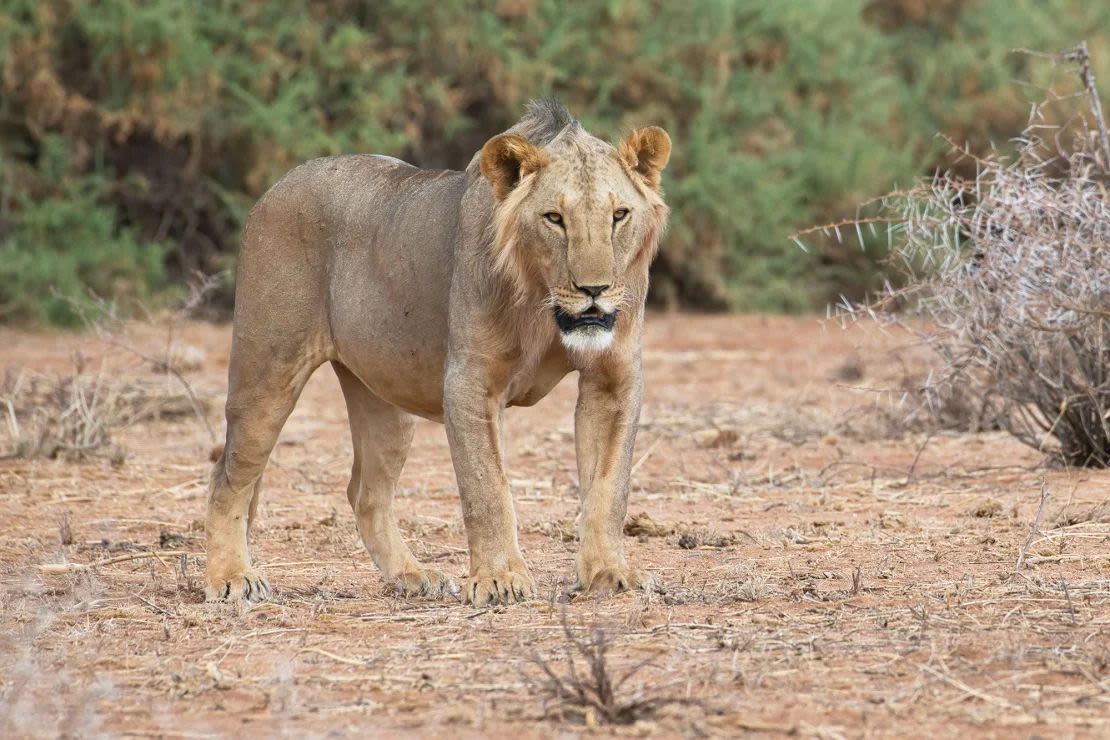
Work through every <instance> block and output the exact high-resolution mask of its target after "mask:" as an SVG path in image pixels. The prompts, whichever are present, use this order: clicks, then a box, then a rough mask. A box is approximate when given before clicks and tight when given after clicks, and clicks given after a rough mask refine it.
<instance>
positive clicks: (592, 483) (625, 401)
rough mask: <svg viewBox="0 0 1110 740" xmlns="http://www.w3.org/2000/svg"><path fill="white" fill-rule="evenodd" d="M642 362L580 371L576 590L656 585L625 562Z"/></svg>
mask: <svg viewBox="0 0 1110 740" xmlns="http://www.w3.org/2000/svg"><path fill="white" fill-rule="evenodd" d="M642 394H643V380H642V376H641V372H640V358H639V357H638V356H633V357H630V358H628V359H627V360H612V361H609V362H603V363H598V364H597V365H595V366H593V367H590V368H587V369H584V370H583V371H582V373H581V375H580V377H579V380H578V407H577V409H576V410H575V415H574V427H575V429H574V431H575V447H576V451H577V455H578V478H579V488H580V490H581V497H582V511H581V513H580V514H579V515H578V540H579V550H578V558H577V561H576V569H577V571H578V588H579V589H581V590H583V591H586V592H590V593H612V592H619V591H625V590H631V589H651V588H654V587H655V585H656V579H655V577H654V576H653V575H651V574H650V573H647V572H645V571H642V570H637V569H635V568H631V567H629V565H628V562H627V561H626V560H625V558H624V544H623V543H624V518H625V514H626V512H627V509H628V489H629V477H630V474H631V468H632V448H633V447H634V446H635V443H636V425H637V423H638V422H639V418H640V398H641V396H642Z"/></svg>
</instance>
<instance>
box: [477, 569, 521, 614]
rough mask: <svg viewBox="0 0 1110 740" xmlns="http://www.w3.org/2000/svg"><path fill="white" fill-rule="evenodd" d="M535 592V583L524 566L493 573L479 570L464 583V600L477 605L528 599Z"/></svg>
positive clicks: (508, 602) (509, 602)
mask: <svg viewBox="0 0 1110 740" xmlns="http://www.w3.org/2000/svg"><path fill="white" fill-rule="evenodd" d="M535 593H536V586H535V583H534V582H533V580H532V576H531V574H529V573H528V569H527V568H524V567H519V568H510V569H507V570H503V571H499V572H497V573H493V574H490V573H488V572H484V573H483V572H479V573H478V574H477V575H474V576H471V577H470V580H468V581H467V583H466V601H467V602H469V603H470V604H473V605H474V606H477V607H483V606H489V605H491V604H512V603H513V602H518V601H528V600H529V599H531V598H532V597H533V596H534V595H535Z"/></svg>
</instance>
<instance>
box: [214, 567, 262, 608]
mask: <svg viewBox="0 0 1110 740" xmlns="http://www.w3.org/2000/svg"><path fill="white" fill-rule="evenodd" d="M204 595H205V597H206V598H207V599H208V601H246V602H249V603H253V602H258V601H266V600H267V599H269V598H270V584H269V583H268V582H267V581H266V579H265V578H263V577H262V575H261V574H260V573H257V572H255V571H253V570H247V571H243V572H241V573H235V574H234V575H230V576H227V577H223V578H215V579H212V578H210V579H209V580H208V584H207V585H206V586H205V588H204Z"/></svg>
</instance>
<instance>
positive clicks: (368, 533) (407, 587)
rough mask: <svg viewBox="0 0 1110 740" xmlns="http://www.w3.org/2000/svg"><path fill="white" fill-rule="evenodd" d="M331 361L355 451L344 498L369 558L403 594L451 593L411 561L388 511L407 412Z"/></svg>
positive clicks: (409, 422)
mask: <svg viewBox="0 0 1110 740" xmlns="http://www.w3.org/2000/svg"><path fill="white" fill-rule="evenodd" d="M332 364H333V366H334V367H335V374H336V375H338V376H339V384H340V386H341V387H342V388H343V397H344V398H345V399H346V401H347V415H348V417H349V419H350V424H351V441H352V442H353V444H354V452H355V461H354V465H353V466H352V469H351V483H350V485H349V486H348V487H347V500H348V501H350V503H351V508H352V509H353V510H354V513H355V523H356V526H357V527H358V533H359V535H360V536H361V537H362V541H363V543H364V544H365V545H366V550H367V552H369V553H370V558H371V559H372V560H373V561H374V564H375V565H377V566H378V568H379V569H380V570H381V571H382V575H383V577H384V578H385V579H386V581H388V582H390V583H392V584H393V586H394V587H395V588H396V589H397V590H398V591H399V592H401V593H402V594H404V595H406V596H433V597H437V596H443V595H446V594H457V593H458V591H459V588H458V586H457V585H456V584H455V582H454V581H453V580H452V579H451V578H450V577H449V576H447V575H445V574H444V573H442V572H440V571H438V570H434V569H432V568H425V567H424V566H423V565H421V564H420V562H419V561H417V559H416V558H415V557H414V556H413V554H412V551H411V550H409V547H408V545H406V544H405V542H404V540H402V539H401V532H400V530H399V529H398V528H397V518H396V516H394V514H393V494H394V492H395V491H396V489H397V480H398V478H400V476H401V468H402V467H404V464H405V458H406V457H407V456H408V451H409V446H410V444H411V443H412V433H413V419H412V416H410V415H409V414H407V413H405V412H404V411H401V410H400V409H398V408H397V407H395V406H392V405H390V404H388V403H386V402H385V401H382V400H381V399H380V398H378V397H377V396H376V395H374V393H373V392H371V391H370V390H369V389H368V388H367V387H366V386H365V385H363V384H362V381H360V380H359V379H358V378H357V377H355V376H354V375H353V374H352V373H351V372H350V371H349V370H347V369H346V368H345V367H343V366H342V365H340V364H339V363H332Z"/></svg>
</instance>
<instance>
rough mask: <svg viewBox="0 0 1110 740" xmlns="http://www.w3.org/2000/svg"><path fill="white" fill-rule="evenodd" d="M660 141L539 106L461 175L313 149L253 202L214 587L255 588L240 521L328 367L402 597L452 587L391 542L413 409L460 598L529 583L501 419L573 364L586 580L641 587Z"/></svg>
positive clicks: (376, 553)
mask: <svg viewBox="0 0 1110 740" xmlns="http://www.w3.org/2000/svg"><path fill="white" fill-rule="evenodd" d="M670 151H671V142H670V138H669V137H668V136H667V134H666V132H664V131H663V130H662V129H659V128H654V127H652V128H643V129H639V130H637V131H633V132H632V133H631V134H630V135H628V136H627V137H626V138H625V139H624V141H622V142H621V143H620V144H619V145H618V146H617V147H616V148H615V149H614V148H613V147H612V146H610V145H609V144H607V143H605V142H603V141H601V140H599V139H596V138H594V137H593V136H591V135H590V134H588V133H587V132H586V131H585V130H583V128H582V126H581V125H580V124H579V123H578V121H576V120H574V119H573V118H572V117H571V116H570V114H569V113H568V112H567V110H566V109H565V108H563V107H562V105H560V104H558V103H554V102H541V103H533V104H531V105H530V106H529V107H528V110H527V113H526V114H525V115H524V117H523V118H522V119H521V120H520V121H519V122H518V123H517V124H516V125H515V126H513V127H512V128H510V129H509V130H508V131H507V132H506V133H504V134H501V135H499V136H495V137H494V138H492V139H490V140H489V141H488V142H487V143H486V145H485V146H483V147H482V151H481V152H479V153H478V154H477V155H475V156H474V158H473V160H472V161H471V162H470V165H469V166H468V167H467V168H466V171H465V172H455V171H429V170H422V169H419V168H416V167H413V166H411V165H408V164H406V163H404V162H401V161H399V160H396V159H393V158H391V157H383V156H373V155H354V156H341V157H328V158H324V159H316V160H313V161H311V162H308V163H306V164H303V165H301V166H300V167H297V168H296V169H294V170H292V171H291V172H289V173H288V174H286V175H285V176H284V177H283V178H282V179H281V180H280V181H279V182H278V183H277V184H276V185H274V186H273V187H272V188H271V189H270V191H269V192H267V193H266V194H265V195H264V196H263V197H262V199H261V200H260V201H259V202H258V204H257V205H255V207H254V209H253V210H252V211H251V213H250V217H249V219H248V221H247V224H246V229H245V232H244V235H243V244H242V250H241V252H240V255H239V269H238V284H237V286H236V292H235V328H234V333H233V341H232V346H231V363H230V368H229V372H228V375H229V388H228V397H227V409H226V412H227V441H226V443H225V445H224V450H223V454H222V455H221V457H220V459H219V461H218V462H217V463H216V467H215V471H214V473H213V476H212V487H211V491H210V495H209V499H208V517H207V534H208V575H207V588H206V592H207V595H208V598H209V599H229V598H236V599H238V598H245V599H247V600H249V601H258V600H262V599H265V598H267V597H268V595H269V592H270V587H269V585H268V584H267V582H266V580H265V578H263V577H262V575H261V574H260V573H258V571H256V570H253V569H252V568H251V561H250V555H249V554H248V551H247V533H248V530H249V529H250V523H251V520H252V519H253V518H254V514H255V510H256V509H257V507H258V497H259V485H260V478H261V475H262V469H263V467H264V466H265V464H266V460H267V458H268V457H269V455H270V451H271V450H272V449H273V446H274V443H275V441H276V440H277V437H278V433H279V432H280V431H281V427H282V425H283V424H284V423H285V420H286V418H287V417H288V416H289V413H290V412H291V411H292V410H293V405H294V404H295V403H296V401H297V397H298V395H299V394H300V392H301V389H302V388H303V387H304V384H305V381H307V380H308V377H309V376H310V375H311V374H312V372H313V371H314V370H315V369H316V368H317V367H319V366H320V365H321V364H323V363H325V362H330V363H331V364H332V367H334V368H335V372H336V374H337V375H338V376H339V383H340V385H341V386H342V389H343V395H344V397H345V399H346V402H347V411H348V415H349V417H350V424H351V434H352V436H353V439H354V452H355V460H354V467H353V471H352V475H351V483H350V485H349V486H348V488H347V498H348V500H349V501H350V502H351V506H352V507H353V509H354V512H355V517H356V520H357V525H358V531H359V534H360V535H361V536H362V540H363V542H364V543H365V544H366V549H367V550H368V551H369V552H370V557H371V558H372V559H373V560H374V562H375V563H376V564H377V566H378V567H379V568H380V569H381V570H382V573H383V574H384V576H385V578H386V579H388V580H390V581H392V582H393V583H394V584H396V586H397V587H398V588H399V589H400V590H401V591H403V592H404V593H406V594H409V595H442V594H445V593H451V594H456V593H458V587H457V586H456V585H455V583H454V581H452V580H451V578H449V577H448V576H447V575H445V574H443V573H441V572H439V571H437V570H433V569H431V568H426V567H424V566H423V565H421V564H420V563H419V562H417V560H416V558H414V557H413V555H412V553H411V552H410V551H409V548H408V547H407V546H406V545H405V543H404V541H403V540H402V539H401V534H400V532H399V531H398V529H397V523H396V519H395V517H394V514H393V493H394V490H395V488H396V485H397V479H398V477H399V476H400V473H401V467H402V466H403V465H404V462H405V456H406V454H407V452H408V449H409V443H410V442H411V441H412V433H413V416H412V415H414V414H415V415H418V416H423V417H425V418H427V419H434V420H436V421H442V422H443V423H444V424H445V425H446V427H447V437H448V440H449V442H450V445H451V456H452V458H453V460H454V467H455V475H456V477H457V479H458V484H459V495H460V497H461V498H462V509H463V520H464V522H465V525H466V535H467V541H468V544H469V546H470V578H469V580H468V581H467V584H466V592H465V599H466V600H467V601H469V602H471V603H473V604H475V605H478V606H481V605H485V604H488V603H491V602H499V601H500V602H504V603H510V602H513V601H517V600H524V599H528V598H530V597H531V596H532V595H533V593H534V591H535V586H534V584H533V580H532V576H531V575H530V574H529V572H528V567H527V566H526V565H525V564H524V558H523V556H522V555H521V552H520V546H519V544H518V542H517V533H516V517H515V515H514V513H513V505H512V499H511V497H510V493H509V482H508V479H507V478H506V476H505V471H504V468H503V465H502V452H501V450H502V446H503V440H502V433H501V414H502V410H503V409H504V408H505V407H506V406H528V405H531V404H534V403H536V401H538V400H539V399H541V398H543V397H544V396H545V395H546V394H547V393H548V392H549V391H550V390H551V388H553V387H554V386H555V384H556V383H558V382H559V380H560V378H562V377H563V376H564V375H566V374H567V373H568V372H570V371H572V370H577V371H578V372H579V379H578V389H579V395H578V406H577V410H576V412H575V437H576V443H575V448H576V451H577V456H578V475H579V483H580V487H581V498H582V510H581V514H580V515H579V517H578V537H579V541H580V543H581V546H580V549H579V553H578V557H577V561H576V567H577V575H578V586H579V588H581V589H584V590H586V591H591V592H607V591H620V590H623V589H629V588H645V587H647V586H648V585H649V584H650V583H651V582H652V579H651V577H650V576H649V575H648V574H646V573H644V572H642V571H638V570H634V569H632V568H630V567H629V565H628V563H627V562H626V561H625V558H624V554H623V548H622V544H621V540H622V531H621V530H622V525H623V522H624V517H625V510H626V506H627V499H628V479H629V472H630V464H631V456H632V447H633V443H634V441H635V438H636V425H637V421H638V418H639V413H640V397H641V395H642V389H643V380H642V374H641V370H640V345H641V335H642V332H643V320H644V297H645V294H646V293H647V288H648V265H649V264H650V263H651V260H652V258H653V256H654V255H655V251H656V247H657V244H658V241H659V237H660V234H661V233H662V231H663V228H664V225H665V223H666V219H667V207H666V206H665V205H664V204H663V199H662V197H661V193H660V190H659V176H660V172H661V171H662V169H663V168H664V167H665V166H666V164H667V160H668V158H669V157H670Z"/></svg>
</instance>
